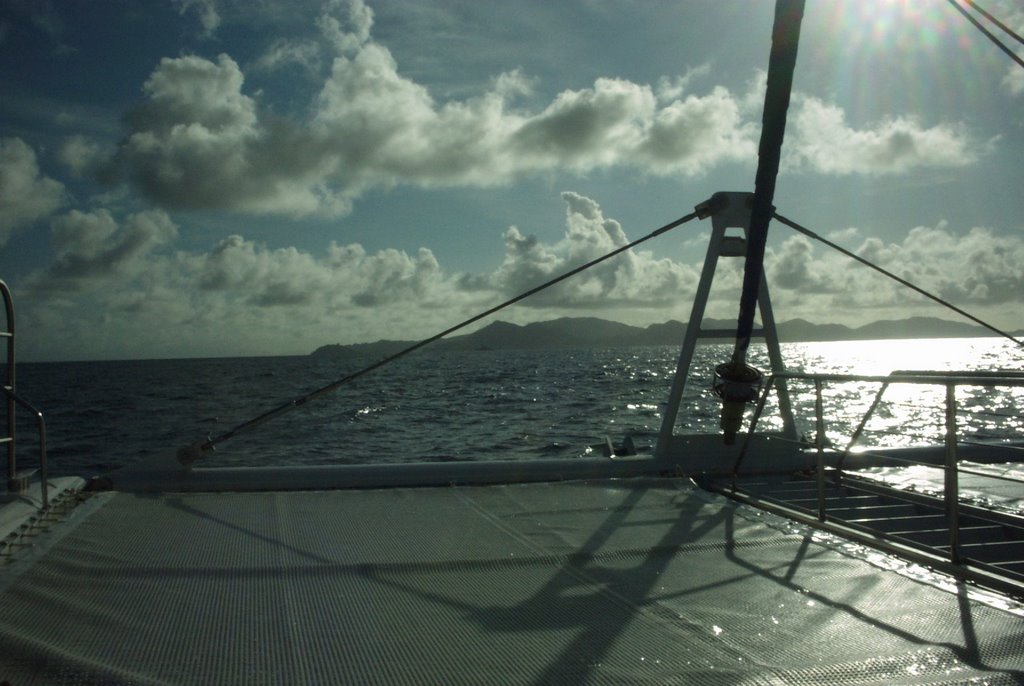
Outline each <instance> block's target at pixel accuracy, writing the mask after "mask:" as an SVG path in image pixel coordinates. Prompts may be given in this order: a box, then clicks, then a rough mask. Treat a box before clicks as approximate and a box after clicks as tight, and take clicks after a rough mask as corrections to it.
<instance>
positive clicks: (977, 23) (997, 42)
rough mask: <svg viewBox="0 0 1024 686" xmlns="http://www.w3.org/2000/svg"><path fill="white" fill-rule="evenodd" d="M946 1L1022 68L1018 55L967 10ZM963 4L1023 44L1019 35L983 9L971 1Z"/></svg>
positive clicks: (1021, 61)
mask: <svg viewBox="0 0 1024 686" xmlns="http://www.w3.org/2000/svg"><path fill="white" fill-rule="evenodd" d="M946 1H947V2H948V3H949V4H950V5H952V6H953V7H955V8H956V10H957V11H958V12H960V14H962V15H964V16H965V17H966V18H967V21H969V22H971V23H972V24H974V27H975V28H976V29H978V30H979V31H981V32H982V33H983V34H985V36H986V37H987V38H988V39H989V40H990V41H992V42H993V43H994V44H995V46H996V47H997V48H999V49H1000V50H1002V51H1003V52H1005V53H1006V54H1007V55H1009V56H1010V59H1011V60H1013V61H1014V62H1016V63H1017V64H1019V65H1020V66H1021V67H1024V59H1022V58H1021V57H1020V55H1018V54H1017V53H1015V52H1014V51H1013V50H1011V49H1010V48H1008V47H1007V46H1006V45H1004V44H1003V42H1002V41H1001V40H999V38H997V37H996V35H995V34H993V33H992V32H991V31H989V30H988V29H986V28H985V27H984V26H982V25H981V22H980V21H978V20H977V19H975V18H974V17H972V16H971V14H970V13H969V12H968V11H967V10H965V9H964V8H963V6H961V5H960V3H959V2H957V0H946ZM964 2H966V3H967V4H968V5H970V6H971V7H973V8H974V9H975V10H977V11H978V12H980V13H981V14H982V15H983V16H984V17H985V18H986V19H988V20H989V21H991V22H992V23H993V24H995V25H996V26H998V27H999V28H1001V29H1002V30H1003V31H1005V32H1006V33H1008V34H1009V35H1011V36H1013V37H1014V38H1015V39H1017V41H1019V42H1021V43H1024V39H1022V38H1021V37H1020V36H1019V35H1017V34H1016V33H1014V32H1013V31H1011V30H1010V28H1009V27H1008V26H1006V25H1005V24H1003V23H1002V22H1000V21H999V20H998V19H996V18H995V17H993V16H992V15H991V14H989V13H988V12H986V11H985V10H983V9H982V8H981V7H979V6H978V5H977V4H976V3H975V2H973V1H972V0H964Z"/></svg>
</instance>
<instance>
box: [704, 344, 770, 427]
mask: <svg viewBox="0 0 1024 686" xmlns="http://www.w3.org/2000/svg"><path fill="white" fill-rule="evenodd" d="M711 390H712V391H713V392H714V394H715V395H717V396H718V397H719V398H721V399H722V421H721V423H720V424H719V426H720V427H721V429H722V431H723V432H724V441H725V444H726V445H732V444H733V443H735V442H736V434H737V433H738V432H739V430H740V425H741V424H742V423H743V412H744V410H745V409H746V405H747V403H750V402H753V401H755V400H757V396H758V395H760V394H761V372H759V371H758V370H756V369H754V368H753V367H751V366H749V365H745V364H744V365H740V366H739V367H738V368H737V366H736V365H734V364H733V363H732V362H726V363H724V364H720V365H718V366H717V367H715V380H714V382H713V383H712V385H711Z"/></svg>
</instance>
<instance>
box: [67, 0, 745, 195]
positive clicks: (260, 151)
mask: <svg viewBox="0 0 1024 686" xmlns="http://www.w3.org/2000/svg"><path fill="white" fill-rule="evenodd" d="M183 7H186V6H183ZM187 7H192V5H191V4H190V5H187ZM316 24H317V29H318V38H317V39H316V40H312V39H306V40H305V41H301V40H300V41H288V40H279V41H277V42H275V43H274V44H272V45H271V46H270V48H269V49H268V51H267V52H266V53H264V55H263V56H261V57H260V58H259V59H257V60H256V62H255V65H256V67H257V68H262V69H272V68H274V67H276V66H279V65H281V64H285V63H291V62H294V63H301V64H304V65H306V66H308V67H310V68H312V67H314V66H316V65H318V64H319V61H320V60H322V59H324V56H325V55H332V56H333V61H332V62H331V66H330V69H329V73H328V74H327V75H326V77H325V78H324V80H323V81H322V82H321V83H320V85H319V88H318V92H316V93H315V94H312V95H311V97H310V100H309V108H308V110H307V112H306V113H305V115H299V116H298V117H296V118H292V119H285V118H282V117H279V116H273V115H272V114H271V113H270V112H269V111H268V110H267V108H265V107H262V106H261V105H260V102H259V100H258V99H257V98H255V97H254V96H252V95H249V94H247V93H246V92H245V90H244V83H245V78H244V74H243V73H242V70H241V68H240V67H239V65H238V64H237V63H236V62H235V61H234V60H233V59H232V58H231V57H230V56H228V55H226V54H224V55H220V56H219V57H218V58H217V59H216V60H208V59H205V58H202V57H198V56H195V55H186V56H182V57H177V58H165V59H163V60H162V61H161V62H160V64H159V65H158V66H157V68H156V69H155V70H154V71H153V73H152V74H151V76H150V78H149V79H148V81H147V82H146V83H145V85H144V88H143V91H144V95H145V97H144V99H143V101H142V102H140V103H139V104H138V105H137V106H136V107H135V108H134V109H133V110H132V111H131V112H129V113H128V115H127V116H126V118H125V121H126V125H127V129H128V130H127V131H126V135H125V136H124V139H123V142H122V143H121V145H120V147H119V149H118V151H117V154H116V155H115V157H114V158H113V160H112V164H111V165H110V167H109V170H110V171H112V172H113V173H114V175H115V177H116V175H120V176H121V178H125V179H127V180H129V181H130V182H132V183H133V184H134V185H135V186H137V187H138V188H139V189H141V190H142V192H143V193H144V194H145V195H147V196H148V197H149V198H150V199H152V200H154V201H156V202H158V203H159V204H161V205H162V206H164V207H167V208H172V209H177V208H180V209H193V208H223V209H231V210H238V211H243V212H254V213H283V214H293V215H298V214H309V213H321V214H342V213H344V212H346V211H347V210H348V209H349V208H350V206H351V202H352V201H353V200H354V199H355V198H357V197H358V196H359V195H360V194H362V193H364V192H365V191H366V190H368V189H371V188H375V187H388V186H392V185H395V184H403V183H405V184H415V185H421V186H439V185H475V186H488V185H496V184H506V183H510V182H513V181H515V180H516V179H519V178H521V177H523V176H526V175H531V174H538V173H547V172H551V171H569V172H572V173H588V172H590V171H593V170H596V169H602V168H608V167H612V166H616V165H619V166H622V165H624V166H630V167H633V168H636V169H637V170H638V171H640V172H641V173H653V174H681V175H686V176H698V175H701V174H703V173H705V172H707V171H708V170H709V169H711V168H713V167H714V166H716V165H719V164H722V163H725V162H729V161H734V160H737V159H744V160H746V159H750V157H751V155H752V153H753V151H754V150H755V147H754V136H755V134H756V127H755V126H752V125H751V124H749V123H744V122H743V121H742V119H741V117H740V114H739V109H740V104H739V102H738V100H737V99H736V97H735V96H733V95H732V94H731V93H730V92H729V91H727V90H725V89H723V88H716V89H714V90H713V91H712V92H711V93H709V94H707V95H695V94H687V95H685V97H684V87H685V86H686V84H687V83H688V81H689V79H690V77H691V76H692V75H693V74H694V73H701V70H697V71H696V72H691V74H688V75H686V76H684V77H682V78H680V79H676V80H674V81H673V80H665V81H663V82H662V83H661V85H660V87H659V93H658V95H656V94H655V91H654V89H653V88H652V87H651V86H649V85H643V84H636V83H633V82H630V81H626V80H622V79H606V78H601V79H598V80H596V81H595V82H594V84H593V86H592V87H589V88H579V89H572V90H566V91H563V92H562V93H561V94H559V95H558V96H557V97H556V98H555V99H554V100H553V101H552V102H551V103H550V104H549V105H547V106H545V107H542V108H540V109H539V110H535V111H532V112H531V111H527V110H524V109H521V108H515V107H513V106H512V105H511V103H512V101H513V99H515V98H518V97H520V96H521V95H522V94H524V93H528V92H529V91H530V87H531V83H530V80H529V79H528V78H527V77H525V76H524V75H522V74H521V73H520V72H518V71H511V72H508V73H506V74H501V75H499V76H497V77H496V78H495V79H494V81H493V83H492V86H491V88H490V89H488V90H487V91H485V92H483V93H482V94H480V95H478V96H474V97H470V98H467V99H464V100H452V101H449V102H444V103H439V102H437V101H436V100H435V99H434V98H433V96H432V95H431V94H430V92H429V91H428V90H427V89H426V88H425V87H424V86H423V85H421V84H419V83H416V82H415V81H413V80H411V79H409V78H407V77H405V76H403V75H402V74H401V73H400V70H399V67H398V64H397V63H396V62H395V60H394V57H393V56H392V54H391V53H390V51H389V50H388V49H387V48H385V47H384V46H382V45H380V44H377V43H375V42H373V40H372V37H371V35H370V32H371V28H372V25H373V13H372V11H371V10H370V9H369V8H368V7H367V6H366V5H365V3H363V2H362V1H361V0H354V1H353V2H350V3H342V2H339V1H338V0H332V1H331V2H329V3H327V4H326V5H325V7H324V10H323V12H322V13H321V15H320V16H319V18H318V19H317V22H316ZM659 97H660V100H659ZM68 154H69V156H70V155H72V153H71V152H69V153H68Z"/></svg>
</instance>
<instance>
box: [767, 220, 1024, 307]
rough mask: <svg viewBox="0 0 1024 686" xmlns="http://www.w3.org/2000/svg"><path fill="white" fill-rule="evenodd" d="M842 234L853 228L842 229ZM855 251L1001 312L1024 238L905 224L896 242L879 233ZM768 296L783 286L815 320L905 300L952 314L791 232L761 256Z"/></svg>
mask: <svg viewBox="0 0 1024 686" xmlns="http://www.w3.org/2000/svg"><path fill="white" fill-rule="evenodd" d="M841 235H842V236H845V237H847V238H850V239H852V238H854V237H855V236H857V235H859V232H858V231H855V230H846V231H844V232H842V233H841ZM848 247H850V248H851V249H853V250H854V252H856V253H857V254H858V255H859V256H861V257H863V258H865V259H867V260H869V261H870V262H872V263H874V264H877V265H878V266H880V267H882V268H884V269H886V270H888V271H890V272H892V273H894V274H896V275H897V276H899V277H901V278H904V279H906V280H908V281H910V282H911V283H913V284H915V285H917V286H919V287H921V288H923V289H924V290H926V291H928V292H930V293H932V294H934V295H937V296H939V297H941V298H944V299H946V300H949V301H950V302H952V303H953V304H954V305H957V306H958V307H962V308H964V309H967V310H968V311H971V312H974V313H975V314H979V315H988V316H994V318H996V319H997V320H1000V319H1004V318H1005V309H1006V307H1007V306H1008V305H1010V304H1013V303H1016V301H1017V300H1019V297H1020V295H1019V294H1020V293H1021V292H1022V291H1024V240H1022V239H1021V238H1019V237H1017V236H1013V235H1004V234H999V233H997V232H995V231H993V230H992V229H990V228H984V227H973V228H970V229H967V230H965V231H954V230H953V229H951V228H950V227H949V226H948V225H947V224H946V223H940V224H938V225H937V226H932V227H927V226H919V227H915V228H913V229H911V230H910V231H909V232H908V233H907V234H906V235H905V237H903V238H902V239H901V240H899V241H896V242H886V241H883V240H882V239H880V238H877V237H868V238H863V239H861V241H860V244H859V245H852V244H851V245H849V246H848ZM765 263H766V269H767V270H768V274H769V278H770V283H771V286H772V288H773V289H774V290H773V296H776V295H778V294H780V293H781V295H782V299H783V301H784V302H786V303H788V305H789V306H791V307H797V308H805V309H806V311H808V312H812V313H815V314H817V319H818V320H820V321H828V320H829V315H830V314H831V315H832V319H833V320H834V317H835V313H839V312H843V313H846V315H847V316H848V317H851V318H853V319H857V318H858V314H857V313H858V312H859V313H860V317H859V319H860V320H862V321H864V320H870V319H877V318H879V317H880V316H884V315H885V314H886V313H892V314H893V316H897V317H904V316H906V311H907V308H908V306H914V307H923V308H928V314H931V315H936V316H944V317H954V316H955V315H953V314H952V313H950V312H949V311H948V310H944V309H942V308H940V307H939V306H938V305H933V304H932V303H931V302H930V301H928V300H926V299H925V298H924V297H923V296H921V295H918V294H916V293H914V292H912V291H910V290H909V289H907V288H905V287H903V286H900V285H898V284H897V283H896V282H894V281H892V280H891V279H888V278H887V277H885V276H883V275H880V274H877V273H876V272H874V271H872V270H870V269H868V268H866V267H864V266H862V265H859V264H856V263H855V262H853V261H851V260H850V259H849V258H847V257H845V256H843V255H841V254H839V253H836V252H832V251H829V250H828V249H827V248H825V247H823V246H820V245H817V244H814V243H812V242H811V241H810V240H808V239H807V238H805V237H803V236H790V237H788V238H786V239H785V240H784V241H783V242H782V243H781V245H779V246H776V247H775V248H773V249H769V251H768V252H767V253H766V258H765Z"/></svg>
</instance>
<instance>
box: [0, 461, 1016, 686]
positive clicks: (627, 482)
mask: <svg viewBox="0 0 1024 686" xmlns="http://www.w3.org/2000/svg"><path fill="white" fill-rule="evenodd" d="M875 559H876V561H875V562H871V561H869V560H868V556H867V555H865V554H863V551H861V552H857V551H852V552H851V551H850V550H849V549H848V548H847V549H844V548H843V546H842V545H839V544H838V543H835V542H829V540H824V539H822V537H821V535H820V534H818V535H816V536H812V534H810V533H809V532H808V531H806V530H804V529H802V528H799V527H796V526H794V525H787V524H785V523H784V522H783V520H780V519H778V518H775V517H772V516H770V515H766V514H765V513H762V512H759V511H757V510H753V509H750V508H747V507H744V506H739V505H737V504H735V503H733V502H731V501H727V500H725V499H721V498H718V497H716V496H712V495H710V494H708V493H706V492H704V491H702V490H700V489H697V488H695V487H694V486H692V484H691V483H690V482H689V481H688V480H686V479H679V478H631V479H604V480H591V481H570V482H561V483H532V484H513V485H493V486H471V487H435V488H392V489H365V490H338V491H314V492H310V491H291V492H262V493H188V494H183V493H162V494H147V493H118V492H112V493H102V494H98V495H95V496H93V497H92V498H91V499H90V500H89V501H88V502H86V503H85V504H84V505H82V506H80V507H79V509H78V510H77V511H76V512H75V513H74V514H73V515H72V516H71V517H70V518H69V520H68V521H67V522H65V523H64V524H63V525H61V526H59V527H57V528H55V529H53V530H52V531H51V532H50V533H49V534H47V535H45V536H43V537H42V538H41V539H40V540H38V541H37V542H36V544H35V545H34V546H33V549H31V550H29V551H23V552H22V553H20V554H19V555H17V556H16V559H15V561H14V562H13V563H11V564H8V565H7V566H6V567H4V568H2V569H0V608H2V611H0V681H3V680H7V681H9V682H10V683H11V684H19V685H20V684H26V683H45V684H59V683H74V684H83V683H166V684H197V683H218V684H283V683H304V684H313V683H322V684H336V683H353V684H373V683H378V684H402V683H406V684H420V683H437V684H482V683H511V684H548V683H552V684H554V683H558V684H563V683H571V684H577V683H607V684H623V683H652V684H666V683H679V684H692V683H708V684H717V683H722V684H737V683H744V684H747V683H749V684H823V683H829V684H841V683H859V684H860V683H877V684H893V683H908V684H909V683H913V684H918V683H929V684H932V683H962V682H965V681H967V680H970V679H973V678H979V679H982V680H984V681H985V682H986V683H1024V618H1022V617H1021V615H1020V614H1016V613H1014V612H1010V611H1005V610H1002V609H999V608H997V607H993V606H992V605H991V604H987V603H984V602H977V601H975V600H973V599H969V598H968V594H967V591H966V589H965V588H964V587H961V588H960V592H959V593H957V592H950V591H949V590H942V589H940V588H937V587H935V586H934V585H930V584H927V583H922V582H920V581H917V580H914V579H913V578H911V577H910V576H908V575H906V574H901V573H897V572H895V571H887V570H884V569H883V568H882V567H881V566H879V564H878V563H877V561H878V560H879V559H881V558H879V557H878V556H877V555H876V556H875ZM893 564H894V565H895V566H899V564H898V563H895V562H894V563H893Z"/></svg>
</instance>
